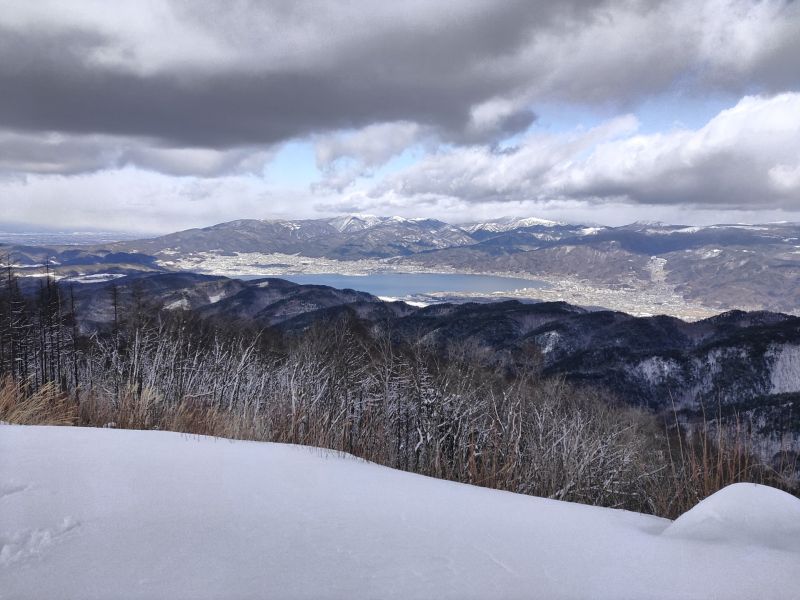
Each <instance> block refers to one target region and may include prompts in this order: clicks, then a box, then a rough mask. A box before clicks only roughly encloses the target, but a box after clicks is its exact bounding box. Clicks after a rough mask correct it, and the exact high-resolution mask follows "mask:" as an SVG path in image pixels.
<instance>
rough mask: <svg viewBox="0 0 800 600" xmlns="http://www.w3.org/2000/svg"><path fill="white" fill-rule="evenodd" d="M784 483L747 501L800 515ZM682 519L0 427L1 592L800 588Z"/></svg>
mask: <svg viewBox="0 0 800 600" xmlns="http://www.w3.org/2000/svg"><path fill="white" fill-rule="evenodd" d="M723 492H725V490H723ZM773 492H774V491H773V490H770V489H768V488H761V487H760V486H751V488H750V489H748V490H747V493H745V494H744V495H745V496H746V502H745V504H746V505H747V506H746V510H745V512H753V511H755V512H758V510H759V509H758V506H757V505H758V502H759V498H760V497H764V498H768V499H769V500H768V501H767V503H766V505H765V506H766V507H767V509H772V508H774V507H775V506H778V507H779V508H780V511H781V512H780V515H778V516H777V517H776V519H778V520H780V519H781V518H782V516H781V515H783V516H784V517H785V516H787V515H788V516H789V517H791V518H794V516H795V515H796V512H793V511H796V505H794V508H792V506H793V505H792V501H793V502H800V501H797V500H795V499H787V498H783V497H780V499H779V500H777V501H776V500H775V498H777V497H778V496H775V493H773ZM739 495H740V493H739V492H737V491H736V490H734V492H733V493H728V492H726V494H725V496H724V497H723V500H724V502H722V504H724V505H725V507H726V509H725V510H726V511H727V512H726V514H728V515H730V514H734V513H735V512H736V510H737V505H738V500H737V497H738V496H739ZM714 499H715V497H712V498H711V499H709V500H708V501H706V504H705V508H704V509H702V511H700V512H704V513H706V514H708V513H714V512H715V507H714V505H715V500H714ZM709 507H710V508H709ZM690 514H691V511H690V512H689V513H687V515H690ZM700 516H702V515H700ZM701 521H702V519H701ZM680 522H681V521H680V520H678V521H676V522H675V525H670V521H667V520H664V519H658V518H655V517H649V516H644V515H638V514H635V513H630V512H624V511H617V510H609V509H601V508H594V507H589V506H583V505H577V504H569V503H564V502H557V501H553V500H544V499H540V498H532V497H527V496H521V495H516V494H510V493H504V492H497V491H492V490H487V489H482V488H477V487H472V486H467V485H461V484H455V483H450V482H445V481H439V480H434V479H430V478H426V477H420V476H417V475H412V474H408V473H403V472H399V471H394V470H391V469H386V468H383V467H379V466H376V465H373V464H370V463H366V462H363V461H360V460H357V459H354V458H352V457H347V456H340V455H335V454H332V453H328V452H324V451H320V450H314V449H308V448H302V447H293V446H284V445H278V444H263V443H255V442H231V441H227V440H219V439H212V438H206V437H199V438H198V437H190V436H184V435H180V434H174V433H166V432H142V431H118V430H109V429H85V428H72V427H63V428H58V427H19V426H8V425H5V426H2V425H0V598H3V599H11V598H14V599H17V598H31V599H41V598H48V599H59V598H64V599H66V598H70V599H89V598H103V599H111V598H217V599H218V598H262V599H263V598H348V599H349V598H403V599H411V598H459V599H464V598H482V599H485V598H504V599H505V598H508V599H511V598H548V599H555V598H614V599H617V600H619V599H624V598H636V599H646V598H704V599H708V598H725V599H733V598H771V599H778V598H797V597H798V591H799V590H800V550H798V548H797V547H796V546H795V547H793V548H791V547H789V546H786V545H781V544H771V545H765V544H763V543H761V542H762V541H763V540H759V539H751V538H749V537H748V536H747V535H744V536H739V537H737V538H736V539H734V540H722V541H720V539H719V536H717V538H718V539H717V540H716V541H710V540H708V539H702V538H704V537H708V536H706V535H704V534H703V532H701V535H700V536H698V537H699V538H700V539H698V537H695V536H693V534H692V529H693V525H692V524H691V523H687V524H685V526H683V525H682V526H681V530H680V531H679V532H678V535H675V534H674V532H673V534H672V535H662V532H663V531H664V530H665V529H667V530H669V529H670V528H673V527H677V525H678V524H679V523H680ZM731 522H733V523H735V522H736V519H735V518H734V519H733V521H726V523H731ZM668 526H670V527H668ZM770 527H772V528H774V529H776V530H779V529H780V523H772V522H771V524H770ZM723 528H724V525H723ZM775 535H779V534H776V533H775V531H772V533H771V534H770V536H769V539H770V541H771V542H774V541H775V540H774V536H775ZM712 537H713V536H712ZM757 537H758V536H756V538H757Z"/></svg>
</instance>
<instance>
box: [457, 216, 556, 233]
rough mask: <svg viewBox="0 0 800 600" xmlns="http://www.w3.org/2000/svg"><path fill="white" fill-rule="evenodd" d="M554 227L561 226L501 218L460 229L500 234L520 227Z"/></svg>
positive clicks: (546, 221)
mask: <svg viewBox="0 0 800 600" xmlns="http://www.w3.org/2000/svg"><path fill="white" fill-rule="evenodd" d="M537 225H539V226H542V227H556V226H558V225H563V223H561V222H559V221H548V220H547V219H540V218H538V217H501V218H499V219H494V220H492V221H485V222H482V223H467V224H464V225H463V226H462V227H461V228H462V229H463V230H464V231H468V232H469V233H475V232H476V231H489V232H492V233H500V232H504V231H513V230H514V229H519V228H521V227H534V226H537Z"/></svg>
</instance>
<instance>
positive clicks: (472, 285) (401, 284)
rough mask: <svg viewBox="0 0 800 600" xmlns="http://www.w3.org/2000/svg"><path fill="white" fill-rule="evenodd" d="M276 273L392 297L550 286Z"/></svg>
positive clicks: (440, 277)
mask: <svg viewBox="0 0 800 600" xmlns="http://www.w3.org/2000/svg"><path fill="white" fill-rule="evenodd" d="M271 277H272V276H271ZM275 277H280V278H281V279H286V280H288V281H292V282H294V283H301V284H313V285H329V286H331V287H335V288H350V289H354V290H359V291H362V292H367V293H369V294H373V295H375V296H390V297H392V298H404V297H406V296H414V295H417V294H432V293H435V292H450V293H458V292H461V293H478V294H491V293H492V292H510V291H513V290H519V289H523V288H538V289H545V288H547V287H549V286H548V284H547V283H545V282H544V281H537V280H534V279H520V278H518V277H496V276H494V275H465V274H459V273H372V274H370V275H337V274H333V273H318V274H303V275H277V276H275Z"/></svg>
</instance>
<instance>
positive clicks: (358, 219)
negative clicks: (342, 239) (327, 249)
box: [327, 214, 386, 233]
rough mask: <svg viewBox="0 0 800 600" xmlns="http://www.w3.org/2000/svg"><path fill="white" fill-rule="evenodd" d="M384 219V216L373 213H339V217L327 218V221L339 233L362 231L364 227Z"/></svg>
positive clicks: (376, 223) (371, 225)
mask: <svg viewBox="0 0 800 600" xmlns="http://www.w3.org/2000/svg"><path fill="white" fill-rule="evenodd" d="M385 220H386V217H376V216H375V215H365V214H352V215H341V216H339V217H333V218H332V219H327V221H328V223H330V224H331V225H333V226H334V227H335V228H336V230H337V231H339V232H340V233H352V232H354V231H363V230H364V229H369V228H370V227H374V226H375V225H378V224H379V223H382V222H383V221H385Z"/></svg>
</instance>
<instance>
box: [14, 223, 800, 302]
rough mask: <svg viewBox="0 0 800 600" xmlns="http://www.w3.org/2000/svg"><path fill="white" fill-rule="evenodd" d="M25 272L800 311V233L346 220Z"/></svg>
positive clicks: (283, 226)
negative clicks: (459, 282) (407, 285)
mask: <svg viewBox="0 0 800 600" xmlns="http://www.w3.org/2000/svg"><path fill="white" fill-rule="evenodd" d="M0 252H4V253H6V254H9V255H10V256H11V258H12V261H11V262H12V263H14V264H15V265H17V267H19V268H21V269H23V270H28V271H30V270H37V269H38V270H39V271H41V269H42V265H43V264H44V263H48V264H49V268H51V269H52V271H53V273H54V274H56V275H57V276H60V277H83V276H86V275H90V274H97V273H108V274H128V273H134V272H140V271H195V272H205V273H212V274H213V273H218V274H242V275H285V274H290V273H297V272H305V273H319V272H328V273H330V272H343V273H358V274H364V273H375V272H384V271H390V272H442V273H454V272H455V273H479V274H501V275H512V276H517V277H521V278H526V279H536V280H540V281H545V282H547V283H548V284H549V290H550V291H549V292H542V291H540V290H537V291H536V292H535V294H534V295H532V296H531V295H528V296H525V294H521V295H522V296H525V297H528V298H536V299H564V300H567V301H570V302H573V303H577V304H581V305H597V306H605V307H609V308H616V309H620V310H626V311H628V312H636V313H638V314H642V313H650V314H660V313H666V314H673V315H676V316H682V317H688V318H700V317H704V316H710V315H712V314H716V313H719V312H723V311H725V310H731V309H746V310H772V311H781V312H786V313H794V312H797V311H798V310H800V292H798V290H799V289H800V224H796V223H767V224H760V225H742V224H727V225H726V224H722V225H709V226H700V227H697V226H680V225H667V224H663V223H633V224H631V225H626V226H621V227H604V226H591V225H580V224H567V223H558V222H554V221H546V220H543V219H537V218H522V219H515V218H501V219H497V220H493V221H487V222H480V223H469V224H462V225H452V224H448V223H445V222H443V221H438V220H435V219H406V218H403V217H375V216H370V215H347V216H340V217H334V218H328V219H309V220H252V219H251V220H238V221H231V222H227V223H221V224H218V225H214V226H211V227H205V228H200V229H189V230H186V231H180V232H176V233H171V234H168V235H163V236H159V237H155V238H149V239H142V240H125V241H120V242H114V243H102V244H92V245H85V246H75V245H69V246H64V245H61V246H59V245H53V244H41V245H37V244H30V243H29V244H26V245H21V244H6V245H5V247H2V248H0Z"/></svg>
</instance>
